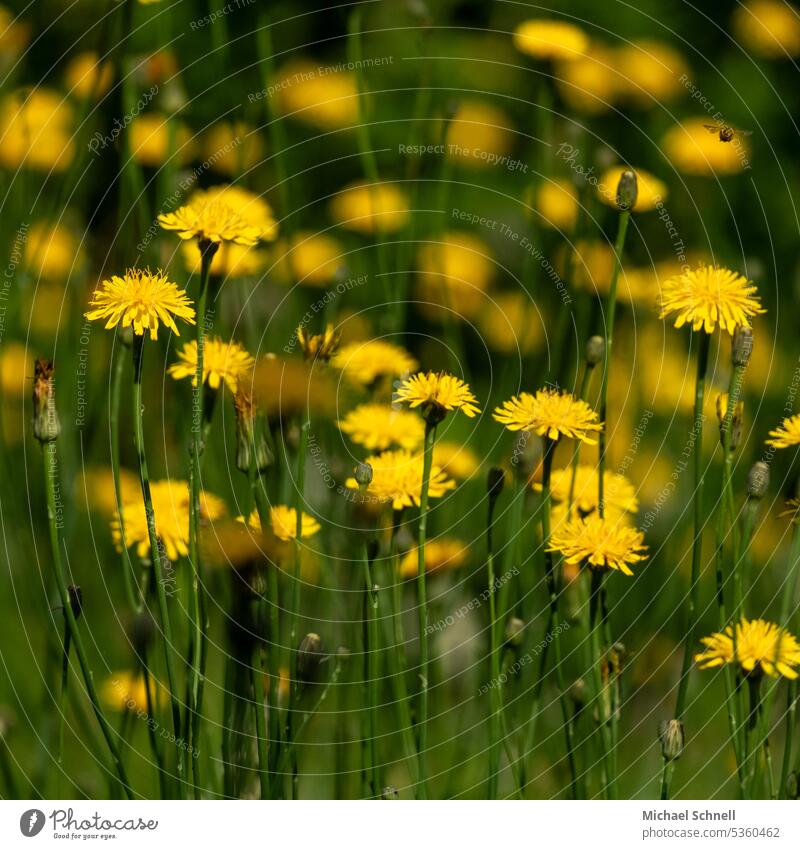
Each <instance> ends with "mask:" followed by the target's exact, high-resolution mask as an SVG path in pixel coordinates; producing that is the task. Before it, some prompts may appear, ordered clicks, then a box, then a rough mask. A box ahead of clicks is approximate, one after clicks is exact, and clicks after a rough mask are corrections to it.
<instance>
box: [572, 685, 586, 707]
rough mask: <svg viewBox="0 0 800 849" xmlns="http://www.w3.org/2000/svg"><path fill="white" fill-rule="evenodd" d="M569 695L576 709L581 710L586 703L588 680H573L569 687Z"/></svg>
mask: <svg viewBox="0 0 800 849" xmlns="http://www.w3.org/2000/svg"><path fill="white" fill-rule="evenodd" d="M569 697H570V699H571V700H572V703H573V704H574V705H575V709H576V710H580V709H581V708H582V707H583V706H584V705H585V704H586V682H585V681H584V680H583V678H576V679H575V681H573V682H572V685H571V686H570V688H569Z"/></svg>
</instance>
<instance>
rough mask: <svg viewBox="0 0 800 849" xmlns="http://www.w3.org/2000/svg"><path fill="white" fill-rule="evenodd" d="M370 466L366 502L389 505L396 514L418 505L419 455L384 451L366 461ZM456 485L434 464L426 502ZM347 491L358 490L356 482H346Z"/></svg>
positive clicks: (404, 451)
mask: <svg viewBox="0 0 800 849" xmlns="http://www.w3.org/2000/svg"><path fill="white" fill-rule="evenodd" d="M365 462H367V463H369V465H370V466H372V481H371V482H370V483H369V485H368V486H367V489H366V495H367V497H368V498H374V499H375V500H377V501H379V502H387V501H391V502H392V507H393V508H394V509H395V510H402V509H403V508H404V507H411V505H412V504H416V505H419V502H420V494H421V492H422V470H423V469H422V467H423V457H422V455H421V454H412V453H411V452H410V451H406V450H403V449H401V450H398V451H385V452H384V453H383V454H376V455H373V456H371V457H367V459H366V461H365ZM455 486H456V483H455V481H454V480H450V479H449V478H448V477H447V475H446V474H445V473H444V472H443V471H442V470H441V468H440V467H439V466H437V465H436V464H435V463H434V464H433V465H432V466H431V475H430V483H429V486H428V497H429V498H441V497H442V496H443V495H444V494H445V492H447V491H448V490H450V489H455ZM347 487H348V489H359V485H358V483H357V481H356V479H355V478H354V477H353V478H349V479H348V480H347Z"/></svg>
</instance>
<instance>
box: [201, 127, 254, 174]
mask: <svg viewBox="0 0 800 849" xmlns="http://www.w3.org/2000/svg"><path fill="white" fill-rule="evenodd" d="M201 147H202V151H203V155H204V157H205V160H206V162H208V163H209V164H210V167H211V168H212V169H213V170H214V171H218V172H219V173H220V174H225V175H227V176H229V177H233V176H235V175H237V174H240V173H242V172H243V171H247V170H249V169H251V168H253V167H255V166H256V165H258V164H259V163H260V162H262V161H263V160H264V140H263V139H262V138H261V135H260V134H259V132H258V130H256V128H255V127H252V126H250V125H249V124H246V123H244V121H234V122H233V123H230V122H228V121H219V122H218V123H216V124H214V125H213V126H212V127H209V129H208V132H206V133H205V134H204V135H203V138H202V141H201Z"/></svg>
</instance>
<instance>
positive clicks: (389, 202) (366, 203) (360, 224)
mask: <svg viewBox="0 0 800 849" xmlns="http://www.w3.org/2000/svg"><path fill="white" fill-rule="evenodd" d="M330 211H331V217H332V218H333V220H334V221H336V222H337V223H338V224H340V225H341V226H342V227H344V228H345V229H347V230H355V231H356V232H357V233H365V234H369V233H375V232H376V231H377V230H382V231H384V232H386V233H393V232H395V231H396V230H399V229H400V228H401V227H403V226H405V223H406V221H408V214H409V213H408V198H407V197H406V195H405V193H404V192H403V191H402V190H401V189H400V188H398V187H397V186H395V185H393V184H392V183H375V184H374V185H373V184H371V183H363V182H358V183H352V184H351V185H349V186H347V187H346V188H344V189H342V190H341V191H340V192H339V193H338V194H337V195H335V196H334V198H333V200H332V201H331V204H330Z"/></svg>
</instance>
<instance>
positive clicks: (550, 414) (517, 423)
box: [494, 389, 603, 445]
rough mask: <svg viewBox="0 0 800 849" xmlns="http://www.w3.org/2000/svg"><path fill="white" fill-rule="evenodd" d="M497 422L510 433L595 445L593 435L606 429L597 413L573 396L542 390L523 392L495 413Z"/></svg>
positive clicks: (551, 390) (567, 393) (566, 393)
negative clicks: (563, 437) (524, 433)
mask: <svg viewBox="0 0 800 849" xmlns="http://www.w3.org/2000/svg"><path fill="white" fill-rule="evenodd" d="M494 420H495V421H497V422H500V424H502V425H505V427H506V428H508V430H512V431H513V430H525V431H532V432H535V433H538V434H539V436H546V437H548V439H558V438H559V437H560V436H566V437H567V438H568V439H580V440H581V442H587V443H589V444H590V445H594V443H595V442H596V440H594V439H592V438H591V436H590V434H591V433H593V432H596V431H600V430H602V429H603V425H602V423H601V422H599V421H598V417H597V413H595V411H594V410H593V409H592V408H591V407H590V406H589V405H588V404H587V403H586V402H585V401H581V400H580V399H578V398H576V397H575V396H574V395H572V394H571V393H569V392H559V391H558V390H556V389H539V390H538V391H537V393H536V394H535V395H531V394H530V393H529V392H522V393H520V394H519V395H515V396H514V397H513V398H511V399H509V400H508V401H504V402H503V405H502V407H497V408H496V409H495V411H494Z"/></svg>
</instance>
